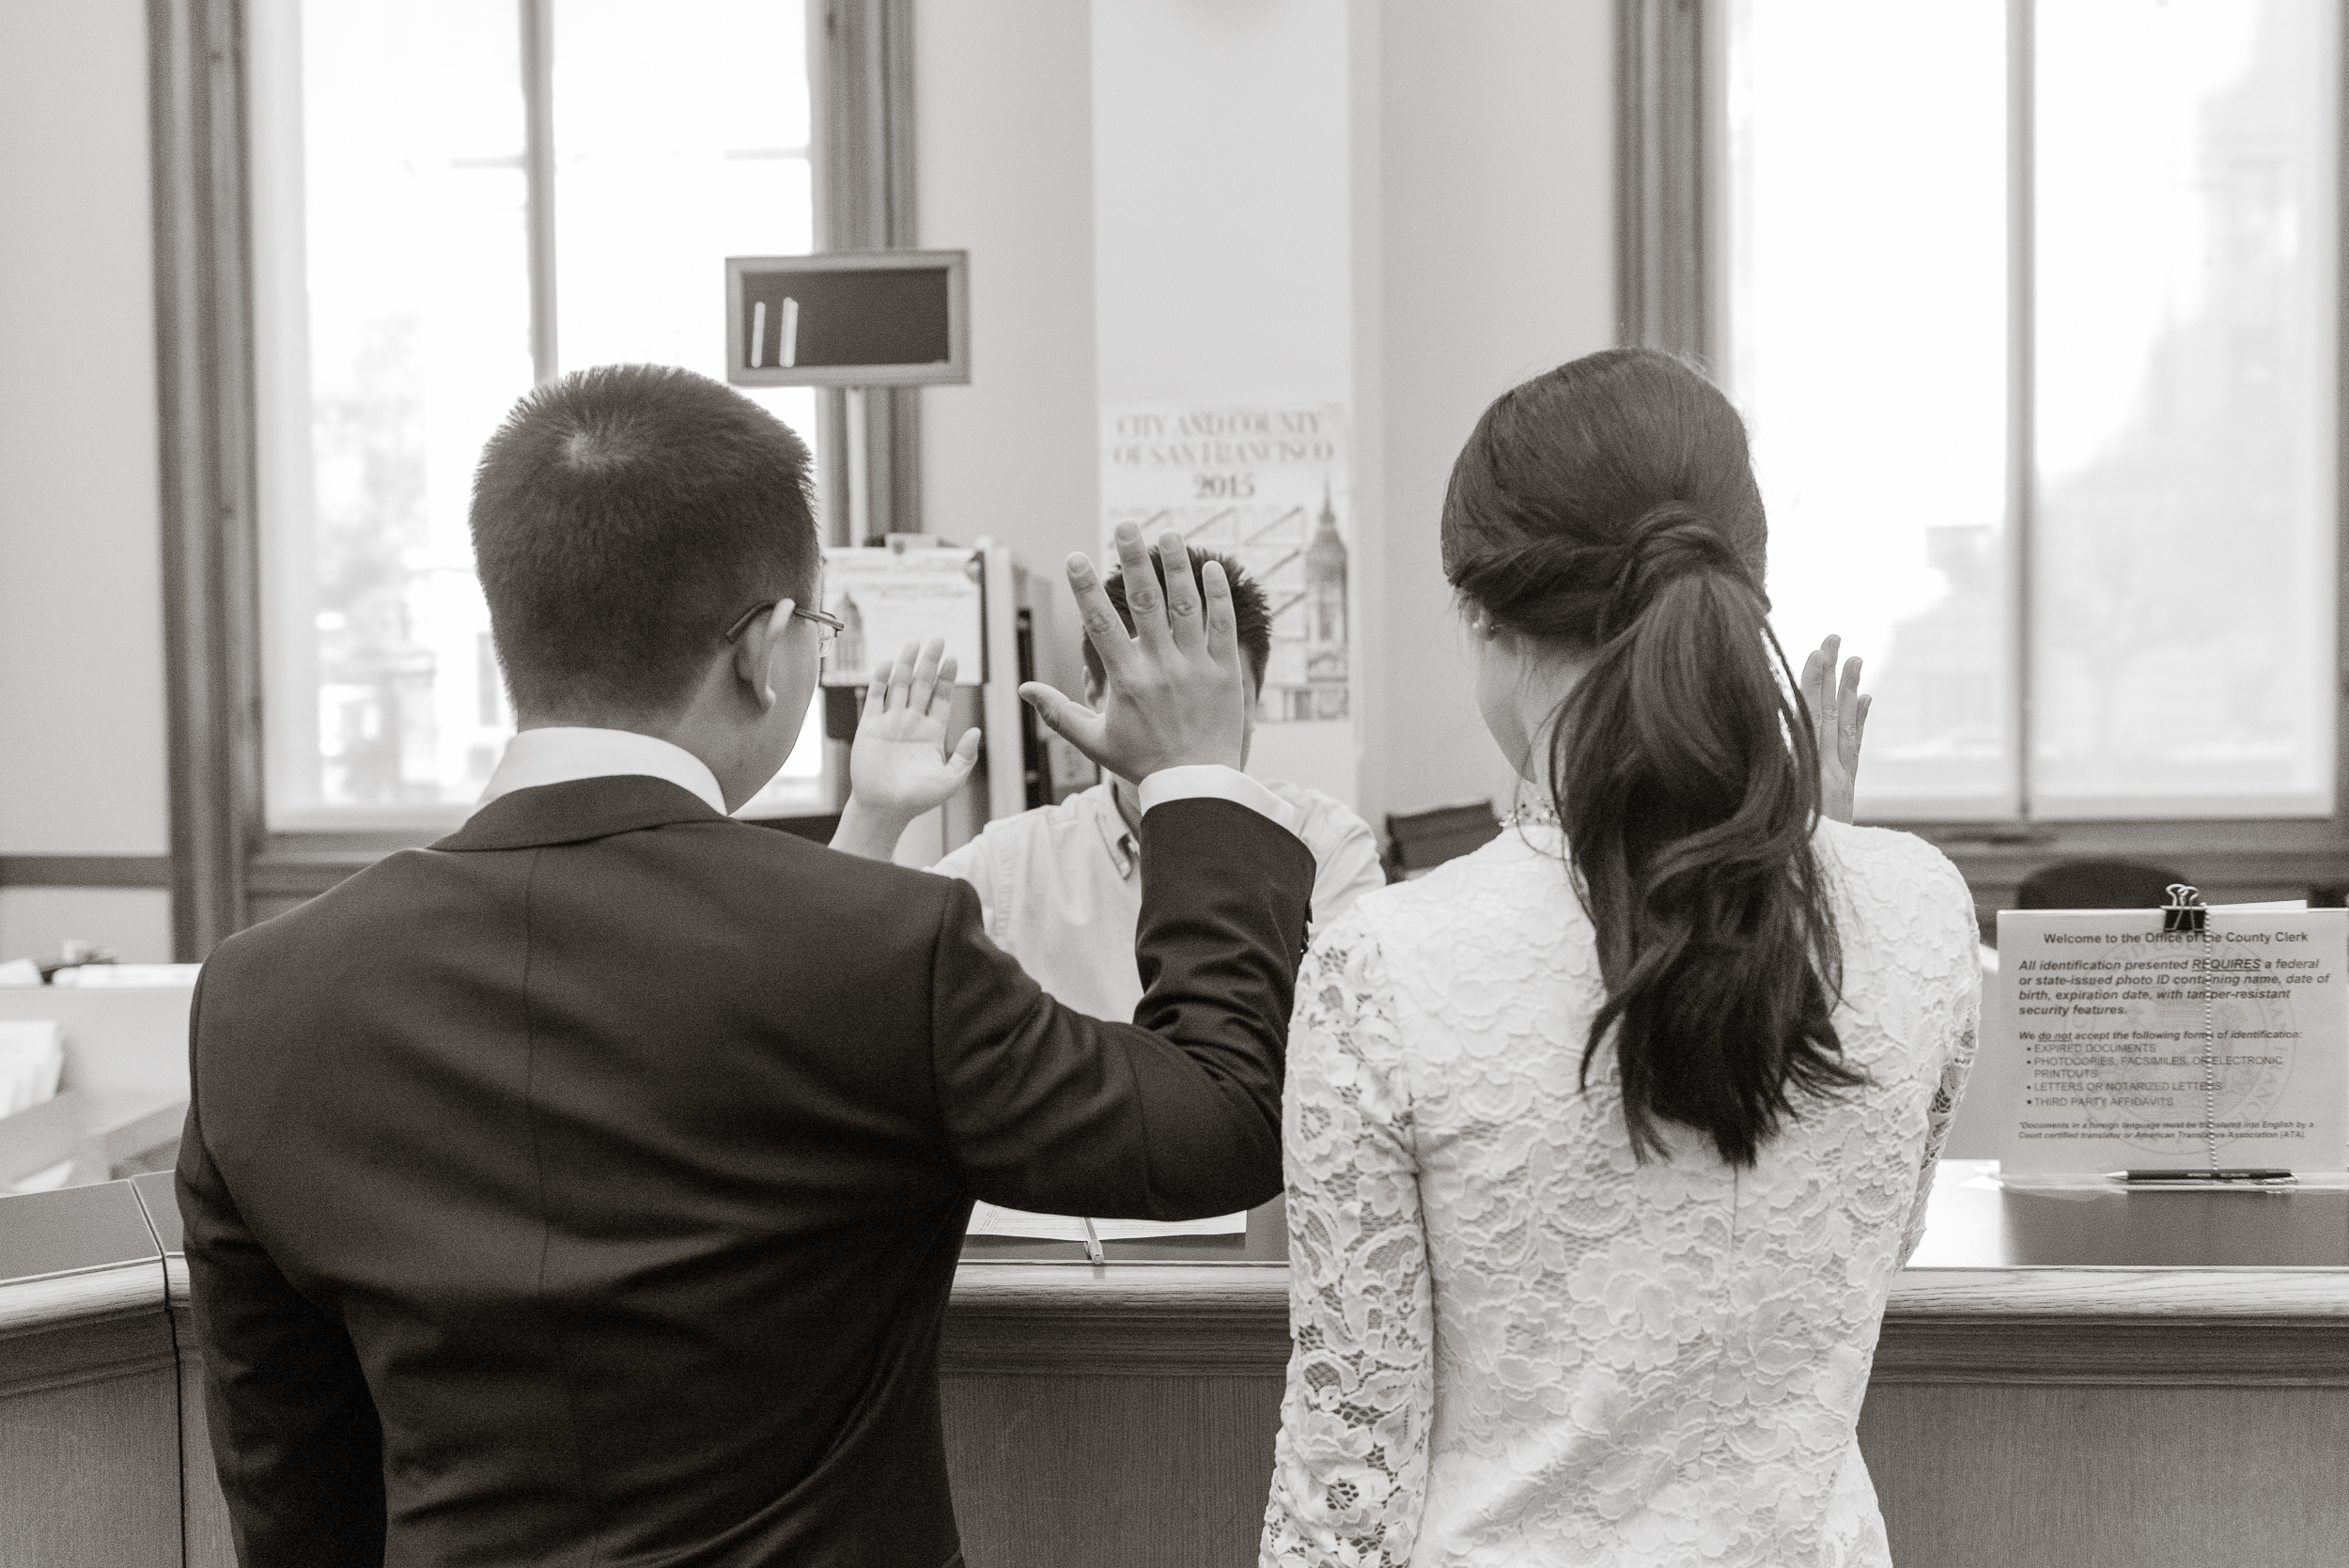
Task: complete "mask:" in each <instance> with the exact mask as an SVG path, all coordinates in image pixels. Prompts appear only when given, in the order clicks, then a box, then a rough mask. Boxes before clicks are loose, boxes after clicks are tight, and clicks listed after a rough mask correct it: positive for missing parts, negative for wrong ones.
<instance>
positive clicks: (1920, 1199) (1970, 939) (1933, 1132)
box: [1900, 867, 1982, 1268]
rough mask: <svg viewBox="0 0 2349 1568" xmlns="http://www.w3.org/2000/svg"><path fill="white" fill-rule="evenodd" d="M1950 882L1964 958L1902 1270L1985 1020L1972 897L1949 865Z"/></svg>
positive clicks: (1946, 1026) (1943, 1020)
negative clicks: (1957, 908) (1957, 904)
mask: <svg viewBox="0 0 2349 1568" xmlns="http://www.w3.org/2000/svg"><path fill="white" fill-rule="evenodd" d="M1948 880H1949V881H1950V882H1953V883H1955V884H1956V887H1955V890H1954V891H1955V895H1956V897H1957V899H1959V900H1962V901H1963V910H1962V920H1963V924H1962V927H1959V926H1953V927H1952V942H1953V943H1957V944H1961V945H1962V947H1963V949H1964V953H1965V961H1964V963H1963V964H1962V965H1958V966H1952V981H1953V984H1952V985H1951V986H1949V987H1948V989H1947V991H1946V993H1945V996H1944V999H1943V1000H1944V1006H1943V1008H1942V1010H1941V1012H1940V1028H1939V1031H1938V1035H1939V1037H1938V1038H1937V1039H1936V1040H1935V1041H1934V1048H1935V1050H1936V1053H1937V1058H1938V1060H1939V1061H1940V1063H1941V1079H1940V1082H1939V1083H1938V1084H1937V1085H1936V1086H1935V1088H1934V1091H1933V1104H1932V1105H1931V1106H1930V1107H1929V1108H1928V1109H1927V1110H1926V1112H1925V1153H1924V1161H1923V1163H1924V1169H1923V1171H1922V1172H1921V1179H1920V1180H1919V1182H1918V1184H1917V1196H1916V1198H1915V1199H1914V1200H1913V1201H1912V1202H1911V1203H1910V1204H1909V1209H1908V1222H1907V1223H1906V1225H1904V1226H1902V1227H1901V1254H1900V1256H1901V1262H1900V1266H1902V1267H1903V1268H1906V1267H1907V1266H1908V1258H1909V1254H1910V1253H1912V1252H1914V1251H1916V1250H1917V1243H1919V1242H1920V1241H1922V1240H1923V1239H1924V1234H1925V1207H1926V1205H1927V1204H1928V1203H1931V1202H1932V1200H1933V1182H1934V1177H1935V1175H1936V1173H1937V1171H1938V1170H1939V1168H1940V1164H1941V1150H1942V1147H1943V1145H1945V1144H1946V1143H1948V1142H1949V1141H1950V1123H1951V1122H1952V1120H1953V1119H1954V1118H1955V1117H1956V1115H1957V1102H1958V1101H1959V1100H1961V1099H1963V1098H1964V1097H1965V1094H1966V1079H1967V1078H1968V1075H1970V1074H1971V1073H1972V1072H1973V1070H1974V1047H1975V1044H1976V1035H1977V1034H1978V1033H1979V1032H1980V1029H1981V1022H1982V964H1981V961H1980V960H1979V959H1978V958H1977V957H1976V955H1975V949H1976V946H1977V944H1978V943H1979V941H1980V938H1979V937H1978V936H1977V934H1976V933H1977V930H1978V927H1977V926H1976V925H1975V923H1974V912H1973V900H1972V897H1971V895H1970V894H1968V893H1967V892H1966V885H1965V882H1964V880H1963V879H1962V878H1960V877H1958V875H1957V872H1956V870H1955V868H1954V867H1952V868H1951V870H1950V875H1949V877H1948ZM1944 901H1945V902H1948V900H1947V899H1945V900H1944Z"/></svg>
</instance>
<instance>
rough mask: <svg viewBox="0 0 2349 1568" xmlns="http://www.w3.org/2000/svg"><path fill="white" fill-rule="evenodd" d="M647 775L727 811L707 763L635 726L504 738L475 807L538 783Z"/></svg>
mask: <svg viewBox="0 0 2349 1568" xmlns="http://www.w3.org/2000/svg"><path fill="white" fill-rule="evenodd" d="M621 774H643V775H645V776H646V777H648V778H655V779H665V780H667V781H668V782H669V783H671V784H675V785H677V787H678V788H679V789H683V790H687V791H689V792H691V793H692V794H693V795H695V796H698V797H699V798H700V799H701V800H702V801H703V802H704V803H705V804H707V805H708V807H709V809H710V810H711V811H714V812H717V813H718V814H719V815H724V814H725V809H726V798H725V794H724V792H723V791H722V790H720V789H719V787H718V775H717V774H715V773H712V772H711V771H710V770H709V765H708V763H706V762H704V761H702V759H701V758H699V757H697V756H695V755H694V754H693V753H691V752H689V751H687V750H686V749H685V748H684V747H682V746H678V745H675V744H673V743H671V742H669V741H666V740H663V739H661V737H658V736H651V735H639V734H637V733H636V732H635V731H634V730H599V729H584V728H573V727H564V726H558V727H555V728H551V729H541V730H524V731H522V732H521V734H520V735H517V736H516V737H514V738H513V739H511V740H509V741H507V742H506V755H505V756H504V757H502V758H500V759H499V761H498V765H497V771H495V772H493V773H491V774H490V783H489V786H488V787H487V788H485V789H483V790H482V792H481V799H480V800H477V801H475V802H474V810H475V811H479V810H480V809H481V808H482V807H483V806H486V805H488V804H489V803H490V801H492V800H496V799H497V798H498V797H499V796H501V795H510V794H512V793H513V792H514V791H515V790H518V789H535V788H537V786H538V785H540V784H569V783H570V782H571V781H572V780H574V779H607V778H613V777H615V776H618V775H621Z"/></svg>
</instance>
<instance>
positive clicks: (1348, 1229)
mask: <svg viewBox="0 0 2349 1568" xmlns="http://www.w3.org/2000/svg"><path fill="white" fill-rule="evenodd" d="M1282 1120H1283V1129H1282V1130H1283V1140H1284V1141H1285V1143H1286V1145H1287V1158H1288V1226H1289V1272H1290V1279H1291V1284H1290V1292H1289V1334H1290V1340H1291V1350H1290V1355H1289V1373H1288V1392H1287V1395H1286V1397H1285V1398H1284V1399H1283V1402H1282V1405H1281V1435H1280V1438H1279V1441H1278V1444H1277V1446H1276V1448H1275V1450H1274V1455H1273V1467H1272V1495H1271V1499H1270V1501H1269V1502H1268V1505H1267V1507H1266V1510H1265V1532H1264V1550H1263V1558H1262V1560H1263V1561H1264V1562H1266V1563H1280V1564H1293V1563H1305V1564H1325V1563H1327V1564H1346V1565H1347V1568H1355V1565H1362V1568H1370V1565H1378V1568H1385V1565H1387V1564H1400V1563H1403V1562H1406V1561H1408V1560H1409V1558H1410V1555H1411V1545H1412V1542H1413V1540H1414V1538H1415V1537H1416V1535H1417V1534H1418V1529H1419V1518H1420V1507H1421V1503H1422V1501H1423V1496H1424V1492H1425V1485H1426V1477H1427V1427H1428V1421H1429V1417H1430V1416H1431V1414H1432V1413H1433V1410H1434V1405H1435V1362H1434V1357H1435V1343H1434V1330H1433V1327H1432V1326H1431V1318H1430V1305H1429V1296H1428V1277H1427V1248H1426V1238H1425V1235H1424V1233H1423V1230H1422V1228H1421V1223H1420V1205H1419V1181H1418V1167H1417V1161H1416V1159H1415V1157H1414V1155H1413V1152H1412V1132H1411V1109H1410V1095H1409V1092H1408V1087H1407V1086H1406V1085H1405V1083H1404V1082H1403V1075H1402V1072H1401V1069H1400V1066H1399V1061H1398V1057H1397V1053H1396V1041H1395V1037H1394V1023H1393V1013H1392V992H1391V991H1390V990H1389V988H1388V987H1387V986H1386V985H1385V983H1384V977H1383V974H1382V966H1381V961H1380V957H1379V954H1378V947H1377V940H1376V939H1375V938H1374V937H1372V936H1371V935H1370V933H1369V931H1368V929H1367V928H1366V927H1365V925H1364V924H1363V923H1362V921H1361V919H1360V918H1356V917H1349V918H1346V919H1344V920H1341V921H1339V922H1338V923H1337V924H1334V925H1333V926H1331V928H1330V930H1329V931H1328V932H1326V933H1325V934H1324V935H1323V937H1322V939H1321V940H1320V941H1318V942H1317V943H1316V944H1315V947H1314V950H1313V952H1312V953H1311V954H1310V955H1308V956H1307V957H1306V960H1305V963H1304V966H1303V968H1302V970H1300V971H1299V975H1298V979H1297V1011H1296V1016H1295V1018H1294V1019H1293V1021H1292V1023H1291V1025H1290V1029H1289V1067H1288V1090H1287V1094H1286V1097H1285V1101H1284V1107H1283V1118H1282Z"/></svg>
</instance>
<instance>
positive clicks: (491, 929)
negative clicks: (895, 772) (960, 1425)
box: [179, 777, 1314, 1568]
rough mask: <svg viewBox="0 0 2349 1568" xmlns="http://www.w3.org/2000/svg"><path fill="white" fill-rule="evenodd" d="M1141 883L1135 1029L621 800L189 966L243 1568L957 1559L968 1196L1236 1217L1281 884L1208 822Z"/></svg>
mask: <svg viewBox="0 0 2349 1568" xmlns="http://www.w3.org/2000/svg"><path fill="white" fill-rule="evenodd" d="M1142 856H1143V887H1144V890H1145V895H1144V899H1143V915H1142V925H1141V932H1140V939H1139V955H1140V960H1141V966H1142V974H1143V982H1144V984H1145V986H1147V991H1148V994H1147V995H1146V996H1145V998H1144V999H1143V1003H1142V1006H1141V1008H1140V1010H1139V1012H1138V1013H1137V1015H1136V1017H1137V1019H1138V1023H1133V1024H1128V1023H1105V1022H1101V1021H1099V1020H1097V1019H1093V1018H1088V1017H1082V1016H1081V1015H1078V1014H1074V1013H1071V1012H1069V1011H1067V1010H1066V1009H1065V1008H1063V1007H1061V1006H1060V1005H1059V1004H1057V1003H1056V1002H1054V1001H1051V1000H1050V998H1049V997H1047V996H1045V995H1044V994H1043V993H1042V992H1041V991H1040V990H1039V989H1038V988H1037V987H1036V986H1035V984H1034V982H1033V981H1031V980H1030V979H1029V978H1028V977H1027V976H1026V974H1024V973H1023V972H1022V971H1021V970H1020V969H1019V966H1018V965H1017V964H1015V963H1014V962H1013V961H1012V960H1011V959H1010V958H1008V957H1006V956H1005V955H1003V954H1002V953H1001V952H999V951H998V950H997V949H996V948H995V947H994V946H993V944H991V943H990V942H989V941H988V939H987V938H986V936H985V935H984V934H983V932H982V929H981V924H980V917H979V905H978V900H977V898H976V897H975V895H973V894H972V892H971V890H970V888H969V887H968V886H966V885H965V884H963V883H962V882H959V881H957V880H954V879H952V878H948V877H934V876H930V875H928V874H926V873H923V872H916V871H908V870H901V869H899V868H897V867H894V866H888V865H881V864H878V863H875V862H868V861H862V860H857V859H853V858H851V857H849V856H846V855H839V854H834V853H833V852H832V851H831V850H829V849H823V848H819V847H817V846H815V845H813V844H809V843H805V842H803V841H801V840H800V839H797V838H794V837H791V836H789V835H787V834H784V833H778V832H773V831H768V830H765V829H760V828H753V827H747V826H744V825H742V824H740V823H737V822H732V821H729V820H727V819H726V818H724V817H723V816H720V815H717V814H716V813H714V812H712V811H711V810H709V808H708V806H706V805H705V804H703V803H702V802H701V801H700V800H696V799H695V798H694V797H693V796H692V795H691V794H690V793H689V792H687V791H685V790H682V789H679V788H677V786H676V785H674V784H666V783H662V782H661V781H659V780H654V779H649V778H643V777H628V778H606V779H592V780H583V781H580V782H577V783H571V784H552V785H547V786H543V787H540V788H536V789H528V790H522V791H519V792H517V793H515V794H512V795H508V796H506V797H504V798H502V799H500V800H496V801H494V802H492V803H491V804H490V805H489V806H488V807H486V808H484V809H483V810H482V811H481V812H480V813H479V814H478V815H475V816H474V818H473V820H472V821H471V822H470V823H468V824H467V825H466V827H465V829H464V831H461V832H459V833H458V834H457V835H456V836H454V837H452V838H449V839H445V840H443V842H441V843H440V844H437V845H435V846H432V847H431V848H430V849H422V850H412V851H407V852H404V853H401V854H397V855H394V856H392V857H391V858H390V859H388V860H386V861H384V862H381V863H380V864H378V865H376V866H374V867H373V868H371V869H369V870H367V871H365V872H362V873H361V874H360V875H358V876H356V877H352V878H350V880H349V881H347V882H345V883H344V884H343V885H342V886H340V887H338V888H336V889H335V890H334V891H333V892H332V893H327V894H325V895H324V896H323V897H320V898H319V899H316V900H314V901H313V902H311V903H309V904H306V905H304V906H303V907H302V908H299V909H296V910H294V911H293V912H292V913H290V914H288V915H285V916H283V917H281V918H279V919H277V920H273V921H271V922H269V923H268V924H265V925H261V926H257V927H256V928H254V929H253V930H250V931H247V932H244V933H242V934H241V935H240V936H237V937H235V938H233V939H230V940H228V941H227V942H226V943H224V944H222V946H221V948H220V950H219V951H218V952H217V953H216V954H214V955H213V956H212V958H211V960H210V963H209V964H207V965H206V967H205V970H204V974H203V980H202V984H201V986H200V987H199V989H198V992H197V999H196V1012H195V1019H194V1024H193V1026H192V1036H193V1038H192V1045H191V1050H192V1058H193V1061H192V1069H193V1079H194V1082H193V1095H192V1099H191V1103H190V1106H189V1111H188V1123H187V1134H186V1139H185V1141H184V1143H183V1145H182V1150H181V1155H180V1161H179V1203H180V1207H181V1210H182V1212H183V1214H184V1215H185V1217H186V1220H187V1254H188V1264H189V1267H190V1270H191V1272H192V1275H193V1278H194V1308H195V1317H196V1323H197V1326H198V1329H199V1331H200V1333H201V1336H202V1340H203V1346H204V1355H205V1377H206V1404H207V1411H208V1416H209V1419H210V1427H211V1434H212V1443H213V1448H214V1453H215V1456H216V1459H217V1462H218V1465H219V1468H220V1476H221V1482H222V1485H223V1487H224V1489H225V1491H226V1494H227V1498H228V1506H229V1512H230V1515H231V1518H232V1520H233V1522H234V1525H235V1528H236V1532H237V1540H238V1547H239V1552H240V1555H241V1560H242V1561H243V1562H244V1564H245V1565H246V1568H277V1565H280V1564H283V1565H286V1568H293V1565H296V1564H299V1565H301V1568H323V1565H333V1564H344V1563H369V1564H372V1563H376V1562H378V1561H383V1562H389V1563H395V1564H426V1563H429V1564H434V1565H436V1568H443V1565H445V1568H460V1565H463V1568H470V1565H474V1564H480V1565H484V1568H487V1565H490V1564H495V1565H497V1568H516V1565H519V1564H524V1563H530V1564H564V1565H577V1568H586V1565H588V1564H591V1563H592V1564H596V1565H599V1568H651V1565H653V1564H661V1565H662V1568H685V1565H688V1564H695V1565H699V1564H728V1565H736V1564H739V1565H750V1564H761V1565H763V1564H786V1563H787V1564H792V1565H795V1568H796V1565H799V1564H819V1563H822V1564H829V1563H858V1564H863V1563H903V1564H908V1565H910V1568H939V1565H940V1564H942V1563H946V1562H948V1561H950V1560H954V1559H955V1558H956V1556H957V1550H958V1548H957V1536H956V1532H955V1522H954V1513H953V1507H952V1504H951V1501H950V1499H949V1498H948V1495H947V1484H946V1470H945V1458H944V1447H943V1442H942V1439H941V1431H940V1421H939V1405H938V1375H937V1361H938V1344H939V1330H940V1326H941V1321H942V1319H943V1316H944V1313H945V1308H946V1296H947V1291H948V1288H949V1286H950V1284H951V1282H952V1281H953V1277H954V1271H955V1261H956V1257H957V1251H958V1250H959V1248H960V1246H961V1242H962V1234H963V1227H964V1224H965V1222H966V1220H967V1218H968V1216H969V1213H970V1207H971V1203H972V1198H973V1197H974V1196H975V1197H980V1198H985V1199H987V1200H988V1201H990V1202H994V1203H1007V1204H1012V1205H1015V1206H1018V1207H1020V1208H1027V1209H1040V1210H1059V1211H1062V1212H1071V1213H1073V1212H1083V1213H1089V1214H1096V1215H1123V1216H1140V1217H1149V1218H1159V1219H1175V1218H1182V1217H1195V1216H1200V1215H1208V1214H1219V1213H1229V1212H1231V1211H1232V1210H1235V1209H1239V1208H1245V1207H1247V1206H1249V1205H1251V1204H1253V1203H1261V1202H1263V1201H1265V1200H1267V1199H1268V1198H1270V1197H1271V1196H1272V1195H1273V1193H1274V1192H1276V1191H1277V1190H1279V1188H1280V1184H1281V1152H1280V1095H1281V1079H1282V1055H1283V1048H1284V1045H1285V1041H1286V1033H1287V1024H1288V1015H1289V1001H1290V992H1291V987H1292V986H1293V984H1294V981H1295V965H1296V961H1297V958H1298V955H1299V949H1300V947H1301V945H1302V942H1303V939H1304V932H1305V922H1306V909H1307V901H1308V899H1309V897H1310V895H1311V893H1312V889H1313V881H1314V862H1313V857H1312V855H1311V854H1310V853H1309V852H1308V851H1307V850H1306V849H1305V847H1304V846H1303V845H1301V844H1300V843H1299V842H1298V840H1297V839H1296V838H1294V837H1293V836H1291V835H1290V834H1288V833H1286V832H1284V831H1282V830H1281V829H1280V828H1278V827H1277V826H1275V825H1274V824H1272V823H1271V822H1269V821H1268V820H1266V819H1265V818H1264V817H1262V816H1259V815H1256V814H1254V813H1252V812H1250V811H1248V810H1247V809H1246V808H1244V807H1240V806H1237V805H1234V804H1231V803H1230V802H1228V801H1222V800H1178V801H1170V802H1167V803H1165V804H1163V805H1160V806H1159V807H1158V809H1156V810H1154V811H1152V812H1151V813H1150V814H1149V815H1148V816H1147V817H1145V818H1144V819H1143V830H1142Z"/></svg>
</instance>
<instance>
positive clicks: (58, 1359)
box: [0, 1258, 174, 1396]
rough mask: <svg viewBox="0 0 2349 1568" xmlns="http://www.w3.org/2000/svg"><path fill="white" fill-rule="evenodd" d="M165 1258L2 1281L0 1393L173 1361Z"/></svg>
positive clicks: (61, 1384)
mask: <svg viewBox="0 0 2349 1568" xmlns="http://www.w3.org/2000/svg"><path fill="white" fill-rule="evenodd" d="M164 1288H165V1287H164V1283H163V1260H162V1259H161V1258H140V1259H134V1260H132V1261H130V1262H126V1263H118V1264H109V1265H105V1266H104V1267H101V1268H86V1269H80V1270H76V1271H75V1272H73V1273H70V1274H55V1275H50V1276H48V1277H46V1278H43V1279H33V1280H10V1281H7V1282H5V1283H0V1396H8V1395H12V1394H22V1393H30V1392H33V1391H34V1390H36V1389H62V1388H70V1387H72V1386H73V1385H75V1384H78V1383H96V1382H102V1381H104V1380H106V1379H108V1378H114V1377H132V1376H136V1375H138V1374H142V1373H148V1372H153V1371H156V1370H157V1369H159V1368H163V1367H167V1366H170V1365H172V1364H173V1359H174V1357H173V1351H172V1340H171V1334H170V1331H169V1323H168V1320H167V1318H166V1316H165V1312H164V1306H163V1296H164Z"/></svg>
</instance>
